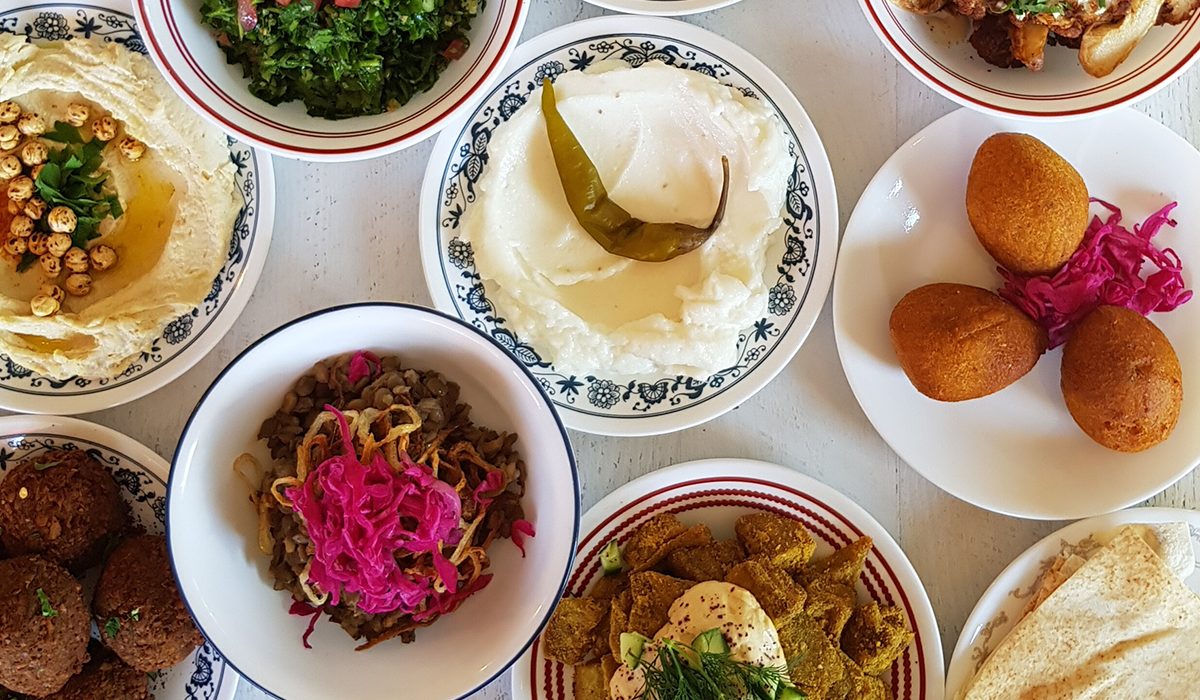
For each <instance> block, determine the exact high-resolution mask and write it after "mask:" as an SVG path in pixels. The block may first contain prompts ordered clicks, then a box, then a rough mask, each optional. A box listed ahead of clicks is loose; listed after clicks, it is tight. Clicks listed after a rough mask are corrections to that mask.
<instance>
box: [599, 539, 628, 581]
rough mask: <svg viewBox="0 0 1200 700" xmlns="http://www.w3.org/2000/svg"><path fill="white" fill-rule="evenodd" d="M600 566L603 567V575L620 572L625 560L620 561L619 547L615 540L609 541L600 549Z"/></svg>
mask: <svg viewBox="0 0 1200 700" xmlns="http://www.w3.org/2000/svg"><path fill="white" fill-rule="evenodd" d="M600 566H602V567H603V568H604V575H605V576H611V575H612V574H619V573H621V569H622V568H624V566H625V562H623V561H621V548H620V547H619V546H617V541H616V540H613V541H612V542H609V543H608V545H607V546H605V547H604V549H602V550H601V551H600Z"/></svg>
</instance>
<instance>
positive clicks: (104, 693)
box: [0, 642, 152, 700]
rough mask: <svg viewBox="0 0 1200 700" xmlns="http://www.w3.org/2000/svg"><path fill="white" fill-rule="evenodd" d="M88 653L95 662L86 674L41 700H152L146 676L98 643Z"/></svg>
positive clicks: (89, 647) (84, 668)
mask: <svg viewBox="0 0 1200 700" xmlns="http://www.w3.org/2000/svg"><path fill="white" fill-rule="evenodd" d="M88 653H89V654H90V655H91V657H92V660H91V661H89V662H87V664H86V665H85V666H84V667H83V671H81V672H80V673H79V675H77V676H75V677H74V678H72V679H71V680H69V681H67V684H66V685H65V686H63V689H62V690H60V691H58V692H57V693H54V694H53V695H47V696H46V697H44V698H42V699H41V700H152V698H151V696H150V688H149V685H148V684H147V683H146V681H147V678H146V674H145V673H142V672H141V671H138V670H137V669H135V668H132V667H130V666H127V665H126V664H124V663H123V662H122V661H121V660H120V659H118V658H117V657H116V655H115V654H113V653H112V652H111V651H109V650H108V649H105V648H104V646H103V645H101V644H100V643H98V642H92V643H91V645H90V646H88ZM0 700H3V696H2V695H0Z"/></svg>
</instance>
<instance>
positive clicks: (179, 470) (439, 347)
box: [167, 303, 580, 700]
mask: <svg viewBox="0 0 1200 700" xmlns="http://www.w3.org/2000/svg"><path fill="white" fill-rule="evenodd" d="M359 350H363V351H369V352H370V353H374V355H376V356H378V357H380V358H384V359H385V361H386V358H387V357H388V356H389V355H398V356H400V357H401V358H402V359H403V362H404V365H405V366H407V367H411V368H413V369H414V370H420V371H425V370H433V371H436V372H439V373H441V374H442V375H443V376H444V377H445V379H446V380H447V381H449V382H453V383H456V384H458V385H459V387H460V388H461V395H460V396H461V399H460V400H461V402H463V403H465V404H468V405H469V406H471V414H470V415H471V420H472V421H477V424H478V425H480V426H488V427H489V428H491V429H493V430H497V431H504V432H510V433H511V432H515V433H516V434H517V435H518V438H517V441H516V443H515V446H514V447H515V449H516V451H517V452H519V454H520V456H521V459H522V460H524V463H525V467H526V473H527V474H528V480H527V481H526V488H527V490H526V491H525V494H524V495H523V496H522V497H521V504H522V507H523V509H524V518H525V519H526V520H528V521H529V522H531V523H532V524H533V527H534V529H535V535H534V536H533V537H532V538H530V539H528V540H526V541H525V550H526V556H525V557H522V554H521V552H520V551H519V550H518V547H517V546H516V544H514V543H513V542H508V541H503V540H499V539H498V540H497V541H496V542H494V543H493V544H492V545H491V546H490V547H489V548H488V550H487V557H488V559H489V560H490V566H489V567H488V572H489V573H492V574H494V577H493V578H492V579H491V581H490V583H488V585H487V586H486V587H485V588H483V589H482V590H479V591H478V592H477V593H475V594H474V595H471V596H470V597H469V598H468V599H467V600H465V601H464V602H463V603H462V607H461V608H459V609H457V610H456V611H454V612H452V613H449V614H446V615H445V616H444V617H441V618H438V619H437V620H436V621H435V622H434V623H433V624H432V625H430V626H428V627H426V628H423V629H420V630H417V633H416V638H415V641H413V642H412V643H409V644H404V643H401V641H400V640H399V639H391V640H389V641H385V642H383V643H381V644H380V645H379V646H376V647H374V648H371V649H367V650H364V651H355V647H356V646H357V645H358V643H357V642H355V641H354V640H352V639H350V637H349V636H347V634H346V632H345V631H343V630H342V629H341V628H340V627H339V626H338V625H337V624H333V623H330V622H329V621H328V620H318V621H317V624H316V626H315V628H314V631H313V634H312V636H311V637H310V638H309V641H310V643H311V644H312V647H313V648H312V649H305V648H304V646H303V637H305V636H306V635H305V629H306V628H307V626H308V618H306V617H298V616H296V615H291V614H289V608H290V607H291V604H292V596H291V595H290V594H289V593H288V592H286V591H277V590H275V589H274V586H273V584H274V582H275V579H274V578H273V574H272V573H271V571H270V570H269V565H270V564H271V558H270V557H267V556H264V555H263V554H262V552H260V550H259V544H258V537H259V523H258V520H259V518H258V516H257V514H256V513H255V508H254V506H253V505H252V504H251V502H250V500H249V499H248V495H249V491H248V490H247V485H246V483H244V482H243V481H242V480H241V479H239V478H238V475H237V474H236V473H235V471H234V463H235V462H236V461H239V458H240V457H241V456H242V455H243V454H246V453H249V454H250V455H251V456H253V457H254V458H255V459H256V460H258V462H259V463H260V464H264V465H265V464H270V463H271V460H270V450H269V449H268V447H267V443H266V441H265V440H259V439H258V435H259V427H260V425H262V423H263V421H264V420H266V419H268V418H271V417H272V416H274V415H275V411H276V409H277V408H278V407H279V406H280V403H281V401H283V400H284V399H285V396H286V395H287V394H288V393H289V390H290V389H291V388H292V386H293V385H294V384H295V383H296V381H297V379H299V378H300V377H301V376H302V375H304V374H305V373H306V372H308V371H310V370H311V369H312V368H313V367H314V365H315V364H316V363H317V362H320V361H324V360H325V359H326V358H329V357H333V356H336V355H341V354H343V353H347V352H354V351H359ZM364 355H366V352H364ZM171 474H172V477H171V485H170V489H169V494H168V497H167V499H168V503H167V528H168V545H169V548H170V552H171V558H172V562H173V566H174V568H175V573H176V576H177V578H178V580H179V585H180V592H181V593H182V595H183V599H184V602H185V603H186V604H187V606H188V608H189V609H190V610H191V612H192V614H193V616H194V617H195V618H196V620H197V624H198V625H199V627H200V630H201V632H203V633H204V634H205V635H206V636H207V637H208V638H209V640H210V641H211V642H212V643H213V645H214V646H215V647H216V648H217V649H218V650H219V651H220V653H221V654H222V655H223V656H224V657H225V658H226V659H228V660H229V663H230V665H231V666H233V667H235V668H236V669H237V670H238V672H239V674H240V675H241V676H242V677H243V678H244V679H246V680H247V681H249V682H251V683H253V684H254V685H256V686H258V687H259V688H261V689H262V690H264V691H266V692H268V693H270V694H272V695H274V696H276V697H281V698H287V699H288V700H326V699H328V698H342V697H345V698H351V697H353V698H359V699H360V700H392V699H394V698H396V697H404V698H405V699H406V700H454V699H456V698H463V697H466V696H468V695H470V694H471V693H473V692H475V691H476V690H478V689H479V688H481V687H483V686H484V685H486V684H487V683H489V682H491V681H492V680H494V679H495V678H496V677H497V676H499V675H500V674H501V673H503V672H504V671H505V670H506V669H507V668H508V667H509V665H511V664H512V663H513V661H515V660H516V659H517V657H519V656H520V655H521V654H522V653H523V652H524V650H525V649H527V648H528V647H529V645H530V644H532V643H533V640H534V639H535V638H536V637H537V635H538V634H540V632H541V630H542V627H543V625H544V624H545V622H546V620H547V619H548V618H549V616H550V613H551V611H552V610H553V608H554V605H555V602H556V601H557V600H558V598H559V596H560V595H561V593H562V590H563V587H564V586H565V584H566V578H567V574H568V572H569V570H570V567H571V563H572V560H573V555H574V548H575V542H576V538H577V534H578V525H579V515H580V506H579V484H578V478H577V474H576V470H575V460H574V456H573V454H572V451H571V445H570V442H569V441H568V438H567V433H566V430H565V429H564V428H563V426H562V424H561V422H560V421H559V420H558V415H557V412H556V411H555V410H554V408H553V406H552V405H551V404H550V401H549V400H548V399H547V398H546V395H545V393H544V392H542V391H541V389H540V388H539V387H538V385H537V382H536V381H535V380H534V379H533V377H532V376H531V375H530V373H529V372H528V370H526V369H525V368H524V367H523V366H522V365H521V364H520V363H519V362H517V361H515V360H514V359H513V358H512V356H511V355H509V354H508V353H507V352H505V350H504V349H503V348H502V347H501V346H500V345H499V344H497V343H496V342H495V341H493V340H492V339H490V338H488V337H487V336H485V335H484V334H483V333H481V332H479V331H478V330H476V329H474V328H472V327H470V326H469V325H467V324H466V323H464V322H462V321H460V320H458V319H455V318H451V317H448V316H445V315H443V314H441V313H439V312H437V311H433V310H430V309H424V308H420V307H415V306H408V305H404V304H390V303H363V304H355V305H350V306H343V307H336V308H332V309H327V310H324V311H318V312H316V313H313V314H311V315H309V316H306V317H303V318H300V319H297V320H295V321H293V322H291V323H289V324H287V325H284V326H283V327H281V328H279V329H277V330H275V331H272V332H271V333H268V334H267V335H266V336H265V337H264V338H263V339H261V340H259V341H258V342H256V343H255V344H254V345H252V346H251V347H250V348H249V349H247V350H246V351H245V352H243V353H242V354H241V355H240V356H239V357H238V358H237V359H235V360H234V361H233V362H232V363H231V364H230V365H229V366H228V367H227V368H226V369H225V370H224V371H223V372H222V373H221V375H220V376H219V377H218V378H217V380H216V382H214V383H213V385H212V386H211V387H210V388H209V389H208V391H207V392H206V393H205V395H204V397H203V398H202V399H201V401H200V403H199V405H198V406H197V407H196V410H195V412H194V413H193V414H192V416H191V418H190V419H189V421H188V424H187V427H186V428H185V429H184V432H183V436H182V438H181V439H180V441H179V447H178V449H177V451H176V454H175V462H174V464H173V466H172V472H171ZM398 688H399V689H403V690H402V691H397V689H398Z"/></svg>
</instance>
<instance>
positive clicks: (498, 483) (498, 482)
mask: <svg viewBox="0 0 1200 700" xmlns="http://www.w3.org/2000/svg"><path fill="white" fill-rule="evenodd" d="M505 486H506V484H505V483H504V472H502V471H500V470H499V469H497V470H495V471H490V472H488V474H487V476H485V477H483V481H481V482H479V485H478V486H476V487H475V493H474V495H473V497H474V499H475V502H476V503H478V504H479V505H481V506H483V507H484V508H486V507H488V506H490V505H492V501H494V500H496V496H494V495H493V496H488V495H487V494H489V493H491V494H499V492H500V491H503V490H504V488H505Z"/></svg>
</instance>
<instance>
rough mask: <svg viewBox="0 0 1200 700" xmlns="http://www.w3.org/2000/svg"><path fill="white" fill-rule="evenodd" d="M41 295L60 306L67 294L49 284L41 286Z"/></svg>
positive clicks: (55, 285) (54, 285)
mask: <svg viewBox="0 0 1200 700" xmlns="http://www.w3.org/2000/svg"><path fill="white" fill-rule="evenodd" d="M42 294H45V295H46V296H48V297H50V298H51V299H53V300H54V301H57V302H58V303H60V304H61V303H63V300H64V299H66V298H67V293H66V292H64V291H63V290H62V287H60V286H58V285H57V284H49V283H47V284H43V285H42Z"/></svg>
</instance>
